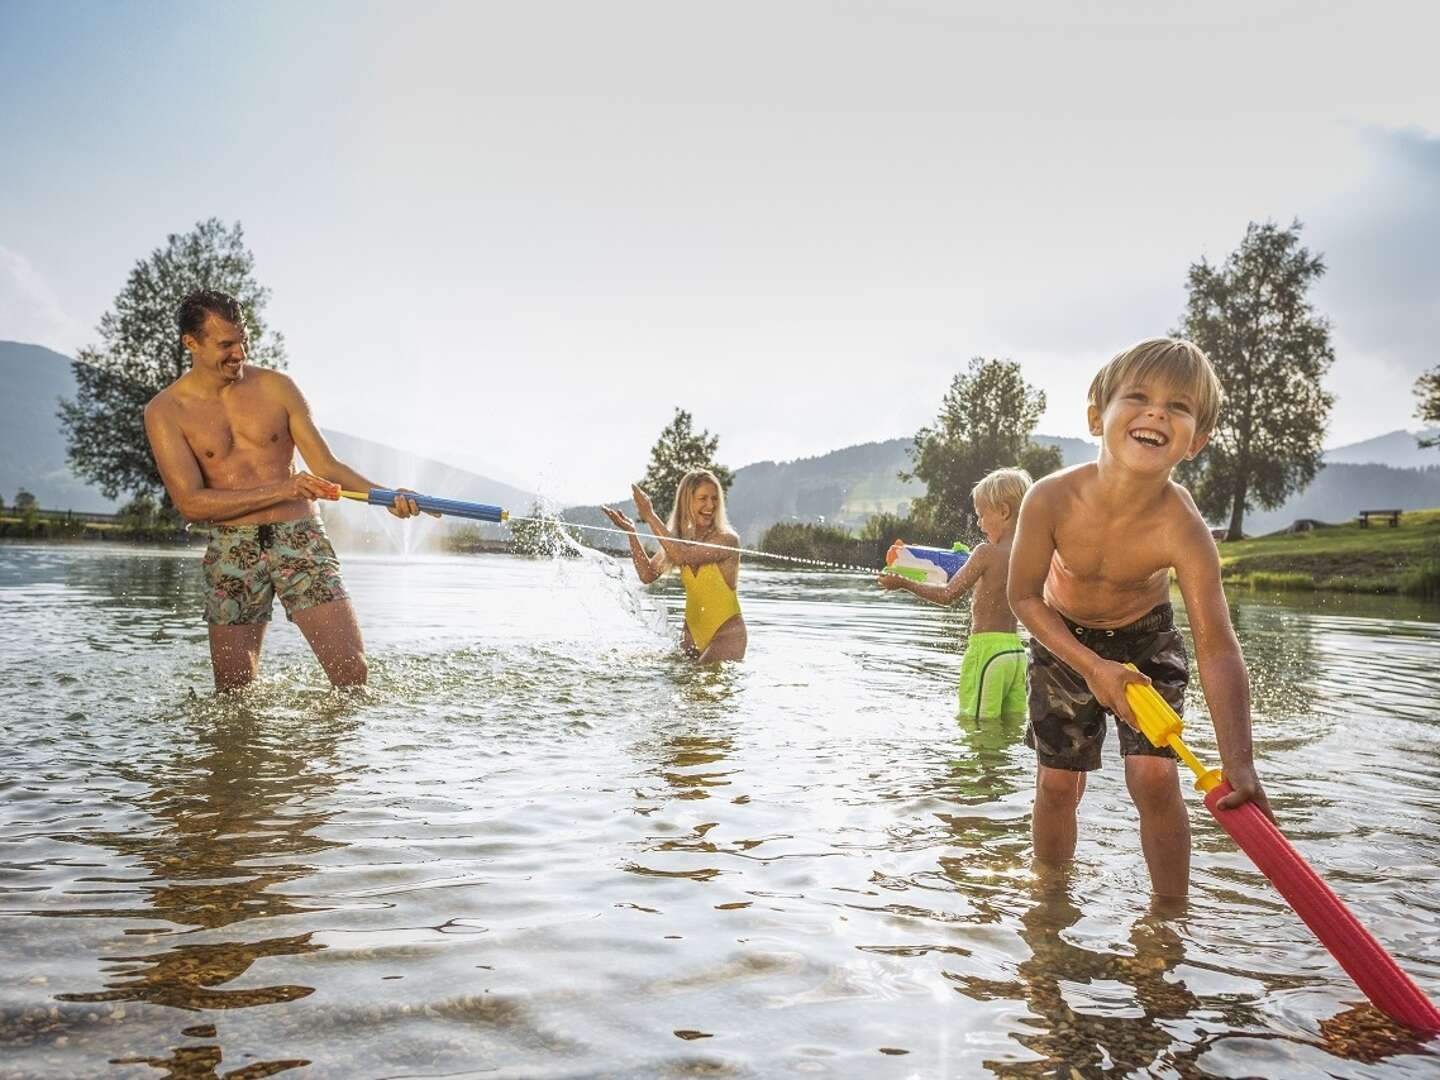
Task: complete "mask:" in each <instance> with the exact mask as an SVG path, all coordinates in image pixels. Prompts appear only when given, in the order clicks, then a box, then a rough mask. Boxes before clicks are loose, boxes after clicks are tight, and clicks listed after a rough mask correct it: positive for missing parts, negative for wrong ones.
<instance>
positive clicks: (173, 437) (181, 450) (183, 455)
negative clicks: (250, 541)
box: [145, 400, 331, 521]
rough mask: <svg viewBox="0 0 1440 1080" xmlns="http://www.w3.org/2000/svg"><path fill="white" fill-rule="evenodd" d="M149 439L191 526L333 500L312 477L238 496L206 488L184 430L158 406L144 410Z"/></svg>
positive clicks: (249, 490) (172, 495) (300, 476)
mask: <svg viewBox="0 0 1440 1080" xmlns="http://www.w3.org/2000/svg"><path fill="white" fill-rule="evenodd" d="M145 434H146V436H147V437H148V438H149V440H150V452H151V453H152V454H153V455H154V456H155V465H156V466H157V467H158V468H159V470H160V479H161V480H163V481H164V482H165V490H166V491H168V492H169V493H170V501H171V502H172V503H174V504H175V509H176V510H178V511H180V516H181V517H183V518H185V519H186V520H187V521H229V520H230V519H231V518H237V517H240V516H242V515H244V514H252V513H254V512H255V511H256V510H264V509H266V508H267V507H270V506H274V505H276V504H277V503H282V502H289V501H291V500H292V499H328V498H329V497H330V494H331V490H330V485H329V484H327V483H325V482H324V481H323V480H321V479H320V478H319V477H316V476H312V475H311V474H310V473H308V472H299V473H294V474H292V475H290V476H287V477H286V478H285V479H284V480H277V481H275V482H274V483H271V484H263V485H261V486H260V487H256V488H245V489H242V490H239V491H221V490H218V489H216V488H210V487H206V486H205V477H204V476H203V475H201V472H200V465H199V463H198V462H197V461H196V460H195V454H194V453H193V452H192V451H191V449H190V444H189V443H187V442H186V441H185V435H184V433H183V432H182V431H181V430H180V425H179V424H178V423H176V422H175V419H174V418H173V417H172V416H171V415H170V411H169V410H168V409H167V408H166V407H165V405H164V403H162V402H159V401H158V400H152V401H151V402H150V404H148V405H146V406H145Z"/></svg>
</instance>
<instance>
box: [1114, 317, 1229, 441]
mask: <svg viewBox="0 0 1440 1080" xmlns="http://www.w3.org/2000/svg"><path fill="white" fill-rule="evenodd" d="M1157 376H1158V377H1160V378H1162V379H1164V380H1166V381H1167V382H1169V383H1170V384H1171V385H1173V386H1175V387H1177V388H1179V389H1180V390H1181V391H1182V392H1183V393H1186V394H1188V395H1189V396H1190V397H1191V398H1192V399H1193V400H1194V404H1195V434H1196V435H1208V434H1210V432H1212V431H1214V430H1215V422H1216V421H1217V420H1218V419H1219V418H1220V401H1221V399H1222V398H1223V397H1224V391H1223V390H1222V389H1221V387H1220V379H1219V376H1217V375H1216V374H1215V369H1214V368H1213V367H1212V366H1211V365H1210V358H1209V357H1208V356H1206V355H1205V352H1204V350H1202V349H1201V348H1200V346H1199V345H1196V344H1195V343H1194V342H1193V341H1185V340H1183V339H1181V338H1168V337H1166V338H1149V339H1147V340H1145V341H1139V342H1136V343H1135V344H1134V345H1131V346H1130V347H1129V348H1128V349H1121V350H1120V351H1119V352H1118V353H1116V354H1115V355H1114V356H1113V357H1111V358H1110V362H1109V363H1107V364H1106V365H1105V366H1104V367H1102V368H1101V369H1100V372H1099V374H1097V375H1096V376H1095V379H1094V381H1093V382H1091V383H1090V404H1091V405H1093V406H1095V408H1097V409H1099V410H1100V411H1101V412H1102V413H1103V412H1104V411H1105V407H1106V406H1107V405H1109V404H1110V402H1111V401H1112V400H1113V399H1114V397H1115V395H1116V394H1118V393H1119V392H1120V391H1121V390H1122V389H1123V388H1124V387H1126V386H1129V385H1131V384H1134V383H1144V382H1148V381H1149V380H1150V379H1152V378H1155V377H1157Z"/></svg>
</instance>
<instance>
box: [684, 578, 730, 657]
mask: <svg viewBox="0 0 1440 1080" xmlns="http://www.w3.org/2000/svg"><path fill="white" fill-rule="evenodd" d="M680 582H681V584H683V585H684V586H685V625H686V626H688V627H689V628H690V640H691V641H693V642H694V643H695V648H697V649H699V650H700V651H701V652H704V651H705V647H706V646H707V645H709V644H710V640H711V639H712V638H713V637H714V636H715V631H717V630H719V629H720V627H722V626H724V625H725V624H726V623H727V622H728V621H729V620H731V619H733V618H734V617H735V616H736V615H739V614H740V598H739V597H737V596H736V595H735V590H734V589H732V588H731V587H730V584H729V582H727V581H726V580H725V575H724V574H722V573H721V572H720V564H719V563H705V564H704V565H702V566H701V567H700V569H698V570H696V569H693V568H692V567H689V566H682V567H681V568H680Z"/></svg>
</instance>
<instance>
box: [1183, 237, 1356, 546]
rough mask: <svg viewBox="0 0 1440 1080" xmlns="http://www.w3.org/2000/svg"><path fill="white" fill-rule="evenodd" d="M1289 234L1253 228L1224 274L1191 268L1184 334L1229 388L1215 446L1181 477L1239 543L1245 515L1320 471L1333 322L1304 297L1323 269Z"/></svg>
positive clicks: (1204, 266) (1203, 265)
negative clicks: (1225, 521) (1323, 383)
mask: <svg viewBox="0 0 1440 1080" xmlns="http://www.w3.org/2000/svg"><path fill="white" fill-rule="evenodd" d="M1300 229H1301V225H1300V222H1299V221H1295V222H1294V223H1292V224H1291V225H1290V227H1289V228H1281V227H1280V226H1278V225H1276V224H1274V223H1273V222H1266V223H1265V224H1263V225H1258V224H1256V223H1255V222H1253V221H1252V222H1251V223H1250V225H1249V226H1248V227H1247V228H1246V230H1245V238H1244V239H1243V240H1242V241H1241V242H1240V246H1239V247H1238V248H1236V249H1235V250H1234V251H1232V252H1231V253H1230V254H1229V255H1228V256H1226V258H1225V261H1224V262H1223V263H1222V264H1221V265H1219V266H1212V265H1211V264H1210V263H1208V262H1207V261H1206V260H1205V259H1203V258H1202V259H1201V260H1200V261H1199V262H1197V263H1193V264H1191V266H1190V274H1189V282H1188V287H1189V293H1190V296H1189V302H1188V303H1187V305H1186V308H1185V315H1184V318H1183V320H1182V323H1181V327H1180V330H1179V331H1178V332H1179V334H1180V335H1181V336H1183V337H1187V338H1189V339H1190V340H1191V341H1193V342H1195V343H1196V344H1197V345H1199V346H1200V347H1201V348H1202V349H1204V350H1205V352H1206V353H1207V354H1208V355H1209V357H1210V360H1211V363H1213V364H1214V365H1215V371H1216V374H1218V375H1219V376H1220V382H1221V385H1222V386H1223V387H1224V388H1225V401H1224V404H1223V405H1222V406H1221V409H1220V420H1219V423H1218V424H1217V426H1216V428H1215V432H1214V435H1213V436H1212V437H1211V440H1210V445H1209V446H1208V447H1206V448H1205V450H1204V451H1203V452H1202V453H1201V454H1200V455H1199V456H1198V457H1197V458H1196V459H1195V460H1194V461H1192V462H1187V463H1185V465H1183V466H1182V468H1181V470H1180V476H1181V478H1182V479H1183V480H1185V481H1186V482H1187V483H1188V484H1189V485H1190V486H1191V488H1192V489H1193V491H1194V495H1195V501H1196V503H1197V504H1198V505H1199V507H1200V510H1201V512H1202V513H1204V514H1205V515H1206V516H1207V517H1209V518H1210V519H1211V520H1223V519H1225V518H1228V519H1229V528H1228V531H1227V534H1226V535H1227V538H1228V539H1231V540H1238V539H1240V537H1241V535H1242V527H1243V525H1244V522H1245V511H1246V510H1249V509H1255V508H1257V507H1261V508H1264V509H1266V510H1273V509H1274V508H1275V507H1277V506H1279V505H1280V504H1281V503H1283V502H1284V501H1285V499H1286V498H1287V497H1289V496H1290V495H1291V493H1293V492H1296V491H1301V490H1303V489H1304V488H1305V487H1306V486H1307V485H1308V484H1309V483H1310V481H1311V480H1313V479H1315V474H1316V472H1317V471H1319V469H1320V468H1321V467H1322V461H1321V453H1322V447H1321V442H1322V440H1323V439H1324V438H1325V429H1326V425H1327V423H1328V421H1329V418H1330V408H1331V406H1332V405H1333V404H1334V402H1335V398H1334V395H1332V394H1330V393H1327V392H1326V391H1325V390H1324V389H1322V388H1321V386H1320V380H1321V379H1322V378H1323V377H1324V376H1325V373H1326V372H1327V371H1329V370H1330V365H1331V364H1333V363H1334V362H1335V351H1334V349H1333V348H1332V347H1331V344H1330V323H1329V321H1328V320H1326V319H1325V318H1323V317H1322V316H1320V315H1318V314H1316V312H1315V310H1314V308H1313V307H1312V306H1311V304H1310V299H1309V296H1308V295H1307V294H1308V292H1309V289H1310V287H1311V286H1312V285H1313V284H1314V283H1315V282H1316V281H1317V280H1318V279H1319V278H1320V277H1321V275H1323V274H1324V273H1325V263H1324V261H1323V259H1322V258H1321V257H1320V256H1319V255H1313V254H1311V253H1310V252H1309V251H1307V250H1306V249H1305V248H1304V247H1302V246H1301V244H1300Z"/></svg>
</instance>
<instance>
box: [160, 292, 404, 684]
mask: <svg viewBox="0 0 1440 1080" xmlns="http://www.w3.org/2000/svg"><path fill="white" fill-rule="evenodd" d="M179 323H180V342H181V344H182V345H184V347H185V348H186V349H187V350H188V351H189V353H190V359H191V367H190V370H189V371H187V372H186V373H185V374H184V375H181V376H180V378H178V379H176V380H175V381H174V382H173V383H171V384H170V385H169V386H167V387H166V388H165V389H164V390H162V391H161V392H160V393H158V394H156V395H155V397H154V398H152V399H151V400H150V403H149V404H148V405H146V406H145V432H146V434H147V435H148V436H149V439H150V449H151V452H152V453H153V454H154V455H155V464H156V465H157V466H159V469H160V476H161V478H162V479H163V480H164V481H165V488H166V490H167V491H169V493H170V499H171V501H172V502H173V503H174V504H175V508H176V509H177V510H178V511H179V512H180V514H181V515H182V516H183V517H185V518H186V519H187V520H190V521H204V522H209V523H211V527H212V528H211V540H210V547H209V549H208V550H207V551H206V552H205V562H204V573H205V585H206V592H205V621H206V622H207V623H208V624H209V626H210V662H211V664H212V666H213V667H214V670H215V686H216V688H217V689H220V690H230V689H234V688H237V687H240V686H244V685H245V684H246V683H249V682H250V681H252V680H253V679H254V678H255V677H256V675H257V674H259V670H260V643H261V641H262V640H263V639H264V637H265V627H266V626H267V625H268V623H269V622H270V613H271V608H272V605H273V600H274V598H275V597H276V596H277V595H278V596H279V597H280V601H281V603H283V604H284V605H285V614H286V615H287V616H288V617H289V618H290V620H291V621H292V622H293V623H295V625H296V626H298V627H299V628H300V631H301V633H303V634H304V635H305V640H306V641H308V642H309V643H310V648H311V649H312V650H314V653H315V656H316V658H317V659H318V660H319V661H320V664H321V666H322V667H324V669H325V674H326V675H328V676H329V677H330V681H331V682H332V683H334V684H335V685H336V686H355V685H358V684H361V683H363V682H364V681H365V678H366V675H367V674H368V669H367V667H366V663H365V646H364V642H363V641H362V640H361V637H360V626H359V623H357V622H356V620H355V611H354V609H353V608H352V607H351V606H350V601H349V599H348V594H347V593H346V591H345V585H344V583H343V582H342V581H341V578H340V564H339V561H338V560H337V559H336V557H335V549H334V548H332V547H331V546H330V540H329V538H328V537H327V536H326V535H325V527H324V525H323V524H322V522H321V520H320V518H319V516H318V515H317V513H316V509H315V505H314V501H313V500H315V499H334V498H337V497H338V495H339V489H340V488H341V487H344V488H347V489H350V490H359V491H364V490H368V489H369V488H371V487H376V486H378V485H375V484H372V483H371V482H370V481H369V480H367V479H366V478H365V477H363V476H361V475H360V474H359V473H357V472H356V471H355V470H354V469H352V468H350V467H349V466H348V465H345V464H344V463H343V462H340V461H337V460H336V458H335V455H334V454H332V453H331V452H330V447H329V446H327V445H326V443H325V439H324V438H323V437H322V436H321V434H320V432H319V430H318V429H317V428H316V427H315V422H314V420H313V419H311V416H310V407H309V405H308V404H307V403H306V401H305V398H304V397H303V396H302V395H301V393H300V390H299V388H298V387H296V385H295V383H294V382H293V381H292V380H291V379H290V378H289V376H287V375H284V374H282V373H280V372H278V371H269V370H267V369H265V368H258V367H250V366H248V365H247V364H246V354H245V349H246V344H247V341H246V336H245V327H244V316H243V314H242V313H241V310H240V305H239V303H238V302H237V301H236V300H235V298H234V297H232V296H229V295H227V294H226V293H223V292H218V291H215V290H211V289H200V290H197V291H195V292H192V293H190V295H188V296H186V297H185V299H184V300H183V301H181V304H180V310H179ZM297 449H298V450H299V451H300V453H301V455H302V456H303V457H304V458H305V464H306V465H308V466H309V468H310V470H312V471H310V472H305V471H299V472H297V471H296V470H295V466H294V459H295V451H296V450H297ZM390 512H391V513H392V514H394V515H395V516H396V517H400V518H408V517H411V516H413V515H414V514H415V513H416V506H415V501H414V500H413V499H406V498H402V497H398V496H397V497H396V499H395V505H394V506H393V507H391V508H390Z"/></svg>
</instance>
